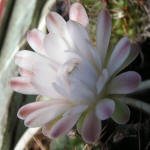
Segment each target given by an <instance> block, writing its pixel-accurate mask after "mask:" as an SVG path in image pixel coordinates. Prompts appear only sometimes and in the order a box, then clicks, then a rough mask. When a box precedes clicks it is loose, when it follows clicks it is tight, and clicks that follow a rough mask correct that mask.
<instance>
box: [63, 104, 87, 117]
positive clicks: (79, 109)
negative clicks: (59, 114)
mask: <svg viewBox="0 0 150 150" xmlns="http://www.w3.org/2000/svg"><path fill="white" fill-rule="evenodd" d="M87 108H88V106H87V105H79V106H75V107H73V108H71V109H70V110H68V111H67V112H65V113H64V115H63V116H66V115H68V116H70V115H76V114H81V113H82V112H84V111H85V110H86V109H87Z"/></svg>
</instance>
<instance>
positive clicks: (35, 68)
mask: <svg viewBox="0 0 150 150" xmlns="http://www.w3.org/2000/svg"><path fill="white" fill-rule="evenodd" d="M15 63H16V64H18V65H19V67H21V68H24V69H26V70H28V71H31V72H34V76H33V77H32V80H31V82H32V84H33V86H34V87H35V88H36V89H37V91H38V93H39V94H40V95H42V96H46V97H51V98H62V96H60V95H59V94H58V93H57V92H56V90H55V89H54V88H53V85H52V82H54V81H55V79H56V70H57V69H58V67H57V69H56V66H58V65H57V64H55V63H54V62H52V61H51V60H50V59H47V58H46V57H43V56H41V55H38V54H37V53H34V52H31V51H26V50H23V51H20V52H18V53H17V54H16V56H15Z"/></svg>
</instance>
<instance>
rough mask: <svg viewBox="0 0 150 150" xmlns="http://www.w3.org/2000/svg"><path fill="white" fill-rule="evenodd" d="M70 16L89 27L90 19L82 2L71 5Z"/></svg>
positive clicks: (71, 18)
mask: <svg viewBox="0 0 150 150" xmlns="http://www.w3.org/2000/svg"><path fill="white" fill-rule="evenodd" d="M69 18H70V20H73V21H76V22H78V23H80V24H82V25H83V26H84V27H88V25H89V19H88V16H87V13H86V11H85V8H84V7H83V6H82V5H81V4H80V3H74V4H72V5H71V8H70V12H69Z"/></svg>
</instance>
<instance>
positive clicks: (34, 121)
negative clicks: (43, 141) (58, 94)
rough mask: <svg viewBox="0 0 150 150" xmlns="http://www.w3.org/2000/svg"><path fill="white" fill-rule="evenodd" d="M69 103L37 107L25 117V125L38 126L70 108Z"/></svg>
mask: <svg viewBox="0 0 150 150" xmlns="http://www.w3.org/2000/svg"><path fill="white" fill-rule="evenodd" d="M70 107H71V105H70V104H67V103H66V104H61V103H60V104H55V105H51V106H48V107H44V108H42V109H38V110H36V111H34V112H32V113H31V114H29V115H28V116H27V117H26V118H25V125H26V126H28V127H39V126H41V125H44V124H46V123H48V122H49V121H52V120H54V119H55V118H56V117H58V116H59V115H60V114H62V113H64V112H65V111H67V110H68V109H70Z"/></svg>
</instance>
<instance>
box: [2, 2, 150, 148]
mask: <svg viewBox="0 0 150 150" xmlns="http://www.w3.org/2000/svg"><path fill="white" fill-rule="evenodd" d="M72 2H76V1H75V0H71V1H70V0H0V149H1V150H13V149H14V147H15V145H16V143H17V142H18V141H19V139H20V137H21V136H22V135H23V133H24V131H25V130H26V128H25V126H24V123H23V121H21V120H19V119H18V118H17V116H16V113H17V111H18V109H19V107H20V106H22V105H24V104H26V103H29V102H31V101H34V100H35V96H34V95H33V96H27V95H23V94H18V93H13V91H12V89H11V88H10V86H9V80H10V78H11V77H13V76H16V75H17V74H18V71H17V67H16V66H15V64H14V60H13V58H14V55H15V53H16V52H17V51H19V50H20V49H29V50H31V48H30V47H29V45H28V44H27V43H26V33H27V32H28V31H29V30H30V29H33V28H38V29H39V30H41V31H43V32H45V33H46V32H47V30H46V25H45V17H46V15H47V13H48V11H50V10H52V11H57V12H58V13H59V14H61V15H62V16H63V17H64V18H65V19H66V20H68V12H69V7H70V5H71V3H72ZM78 2H81V3H82V4H83V6H84V7H85V9H86V10H87V13H88V16H89V20H90V35H91V41H92V43H93V44H94V45H95V41H96V39H95V38H96V36H95V35H96V23H97V16H98V15H99V12H100V11H101V10H102V8H103V7H107V8H108V9H109V11H110V14H111V16H112V22H113V28H112V35H111V42H110V48H111V49H112V48H113V47H114V45H115V44H116V43H117V41H118V40H119V39H120V38H121V37H123V36H128V37H129V38H130V40H131V41H133V42H138V43H139V45H140V46H141V53H140V55H139V56H138V58H137V59H136V60H135V61H134V62H133V63H132V64H131V65H130V66H129V67H128V68H126V70H131V69H132V70H134V71H137V72H139V73H140V74H141V76H142V79H143V81H147V82H146V83H147V84H146V85H147V87H146V90H145V89H144V92H141V93H138V98H140V99H141V100H142V101H144V102H146V103H150V100H149V98H150V96H149V95H150V94H149V87H150V82H149V81H148V80H149V78H150V1H149V0H78ZM134 96H135V95H133V97H134ZM148 132H149V133H150V131H149V130H148ZM148 138H149V139H150V135H148ZM39 139H42V140H43V141H44V142H45V145H46V144H47V143H48V142H47V141H48V139H45V138H44V137H41V135H39V137H38V136H37V137H35V138H34V140H33V142H32V144H30V145H28V146H27V147H26V150H31V149H33V150H34V149H35V150H40V149H42V150H47V149H49V148H48V147H49V146H44V144H42V140H39ZM61 140H62V141H63V142H64V141H66V139H61ZM62 141H61V142H60V143H62ZM33 143H34V144H33ZM60 143H59V144H60ZM79 143H80V146H79V148H77V149H79V150H80V149H83V148H84V147H85V145H84V144H82V142H81V140H80V139H77V140H76V141H74V144H75V145H78V144H79ZM147 143H148V141H147ZM149 143H150V141H149ZM41 145H43V146H41ZM54 145H55V144H54ZM149 145H150V144H149ZM146 146H147V145H145V148H143V147H142V148H143V149H142V148H141V150H148V149H150V147H149V146H148V147H147V149H146ZM87 147H88V146H87ZM88 148H89V149H90V147H88ZM88 148H87V149H88ZM53 149H54V148H53ZM56 149H59V148H56ZM63 149H64V148H62V150H63ZM66 149H67V148H66ZM70 149H73V148H70ZM85 149H86V147H85ZM95 149H96V148H95ZM97 149H99V148H97ZM20 150H21V149H20ZM60 150H61V148H60ZM68 150H69V148H68ZM116 150H117V149H116Z"/></svg>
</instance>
